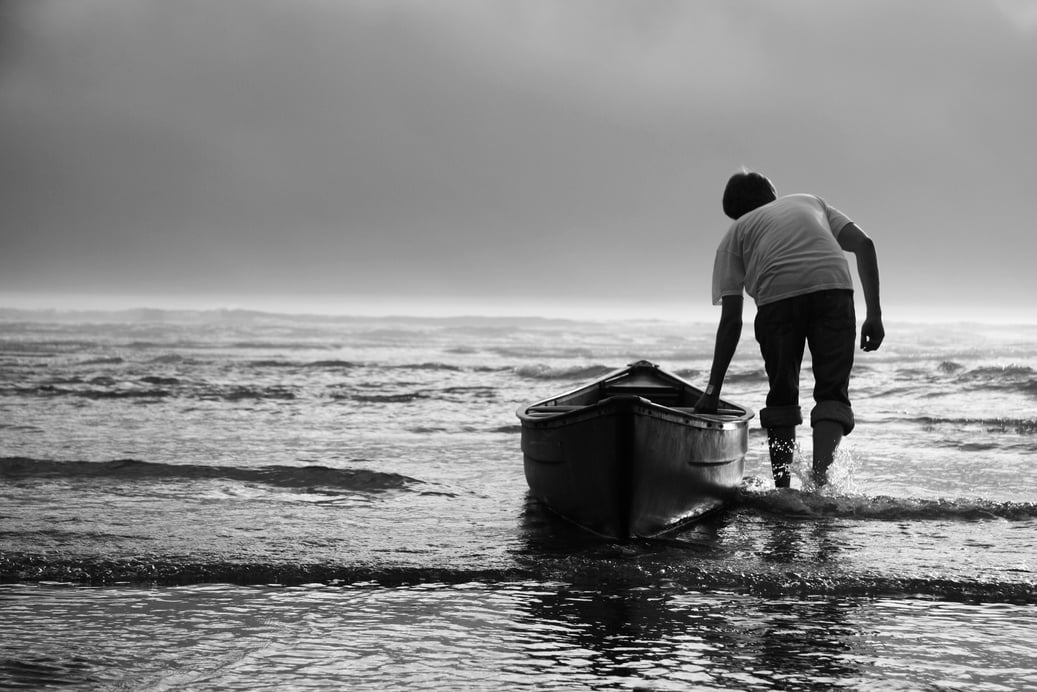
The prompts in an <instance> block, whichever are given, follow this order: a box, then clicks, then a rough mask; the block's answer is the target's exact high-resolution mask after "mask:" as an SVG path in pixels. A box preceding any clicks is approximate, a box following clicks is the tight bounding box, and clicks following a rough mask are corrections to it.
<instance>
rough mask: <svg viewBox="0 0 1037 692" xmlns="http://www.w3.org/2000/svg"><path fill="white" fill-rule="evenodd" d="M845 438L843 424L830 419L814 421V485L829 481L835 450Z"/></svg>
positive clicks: (819, 485) (818, 485) (821, 484)
mask: <svg viewBox="0 0 1037 692" xmlns="http://www.w3.org/2000/svg"><path fill="white" fill-rule="evenodd" d="M842 440H843V425H842V423H837V422H835V421H830V420H819V421H817V422H816V423H814V485H816V486H817V487H819V488H820V487H821V486H823V485H826V484H827V483H828V467H829V466H831V465H832V459H833V458H834V457H835V450H836V448H837V447H838V446H839V443H840V442H842Z"/></svg>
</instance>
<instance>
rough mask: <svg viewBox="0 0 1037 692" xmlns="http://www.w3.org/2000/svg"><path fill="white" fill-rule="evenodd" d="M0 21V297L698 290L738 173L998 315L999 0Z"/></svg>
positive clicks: (1019, 26)
mask: <svg viewBox="0 0 1037 692" xmlns="http://www.w3.org/2000/svg"><path fill="white" fill-rule="evenodd" d="M0 17H2V18H3V19H2V23H0V37H15V40H13V41H11V42H6V41H5V42H0V45H6V46H8V47H7V48H5V50H4V52H3V53H0V61H2V62H0V128H2V132H4V133H5V144H4V155H3V157H0V206H2V208H3V209H4V210H5V217H6V220H5V222H4V226H3V229H2V230H0V246H2V250H3V252H2V253H0V293H2V292H15V291H23V292H25V291H28V292H32V291H43V292H54V291H57V292H61V291H71V290H85V291H99V292H105V293H118V292H128V293H135V292H137V293H139V292H141V291H143V290H147V291H151V292H155V293H183V292H196V293H212V294H248V293H255V294H257V295H276V294H286V293H288V294H290V293H300V294H302V293H307V294H309V293H319V294H327V295H332V296H334V295H349V294H351V293H378V292H379V291H384V292H387V293H392V294H399V295H406V294H418V295H423V296H430V295H431V296H434V295H437V294H442V295H444V296H467V295H471V296H491V297H492V296H500V297H514V298H527V297H528V298H537V297H541V298H543V297H554V296H556V295H557V291H558V286H559V285H564V286H566V291H567V294H569V295H572V296H574V297H580V296H605V297H608V296H624V295H627V294H629V292H630V290H631V289H630V288H629V286H628V285H627V280H626V279H624V278H623V277H627V276H631V277H636V276H645V275H647V276H650V277H651V280H650V281H648V282H646V281H644V280H643V279H642V280H638V281H637V282H635V283H637V284H638V285H639V286H643V285H644V284H646V283H648V284H650V285H651V286H652V287H653V288H654V290H658V291H663V292H670V293H679V294H681V295H682V296H686V299H687V300H688V301H691V302H694V301H699V302H701V303H703V304H704V303H707V302H708V290H707V284H708V272H709V268H710V265H711V256H712V250H713V247H714V245H715V242H716V239H717V238H718V236H719V234H720V233H721V232H722V231H723V229H724V228H725V226H726V221H725V220H724V218H723V216H722V214H721V213H720V208H719V203H718V197H719V191H720V189H721V188H722V186H723V182H724V179H725V177H726V175H727V174H728V173H729V172H731V171H732V170H733V169H735V168H736V167H737V166H739V165H742V164H745V165H749V166H757V167H760V168H761V169H762V170H764V171H765V172H767V173H768V174H770V175H772V177H774V179H775V181H776V183H777V184H778V186H779V188H780V191H786V192H792V191H804V190H809V191H815V192H818V193H819V194H822V195H823V196H825V197H826V198H827V199H829V201H831V202H832V203H834V204H836V205H837V206H839V207H840V208H843V209H844V211H846V212H847V213H849V214H850V215H851V216H853V217H854V218H856V219H857V220H858V221H860V223H861V225H862V226H864V227H865V228H866V229H868V230H869V232H871V233H872V234H873V235H874V236H875V237H876V239H877V241H878V243H879V247H880V251H881V252H882V253H883V254H882V257H881V259H882V262H883V270H884V285H885V287H886V291H887V296H889V300H890V301H894V302H895V301H896V299H898V298H899V299H901V300H903V301H904V302H905V303H908V302H927V301H931V302H935V301H940V300H950V301H954V300H958V301H960V300H965V299H969V300H973V299H976V298H977V296H976V295H975V291H974V289H973V288H970V287H968V286H965V285H962V282H961V281H960V280H959V278H960V276H961V275H962V272H965V271H968V272H970V273H971V274H970V275H976V276H978V277H979V279H978V281H979V282H980V283H982V285H984V286H987V287H989V288H988V290H992V291H994V292H996V293H997V294H998V295H1000V296H1009V297H1010V296H1013V295H1016V296H1020V298H1019V301H1018V303H1019V305H1020V306H1023V305H1025V302H1024V298H1023V296H1027V297H1028V296H1029V295H1032V294H1033V292H1034V289H1035V288H1037V283H1035V280H1034V279H1032V278H1030V277H1031V272H1029V270H1028V256H1029V254H1032V250H1033V241H1032V240H1031V238H1030V235H1031V234H1030V232H1029V218H1028V217H1029V209H1028V206H1029V204H1028V202H1029V200H1028V195H1029V194H1030V193H1029V190H1030V187H1032V175H1031V174H1030V173H1029V170H1028V169H1029V166H1030V163H1029V161H1030V160H1032V159H1033V156H1034V154H1035V153H1037V152H1035V147H1037V145H1035V142H1037V126H1035V125H1034V124H1033V123H1034V122H1035V121H1037V118H1034V111H1035V105H1037V104H1035V100H1037V96H1035V94H1034V93H1033V90H1031V89H1028V88H1024V87H1023V86H1022V85H1024V84H1028V83H1029V81H1028V80H1030V79H1031V78H1032V74H1033V71H1034V68H1035V67H1037V55H1035V51H1037V48H1035V43H1034V40H1033V38H1034V34H1033V30H1034V23H1033V19H1032V15H1031V14H1030V13H1029V11H1028V10H1027V6H1025V5H1022V4H1018V3H1011V2H1002V3H993V4H981V3H971V2H953V3H948V2H946V1H945V0H939V1H937V0H928V1H926V2H915V3H901V2H892V1H882V2H869V3H830V2H822V1H821V0H796V1H794V2H787V3H780V4H777V3H769V2H746V3H727V2H716V3H684V2H672V1H653V2H646V3H641V2H638V3H634V2H620V1H618V0H616V1H602V0H593V1H589V0H585V1H573V2H564V3H562V2H527V1H523V2H517V1H508V2H504V1H491V2H486V1H484V0H478V1H477V0H446V1H445V2H437V3H424V2H414V1H411V2H408V1H403V0H386V1H382V2H360V1H357V2H344V3H343V2H322V1H319V0H305V1H303V2H291V3H288V2H273V1H272V0H250V1H249V2H243V1H237V2H235V1H229V2H221V3H209V2H198V1H192V2H178V3H162V2H160V1H158V0H155V1H146V2H140V1H136V0H135V1H133V2H131V1H129V0H82V1H80V2H74V3H71V2H60V1H58V0H32V2H20V3H12V2H10V0H8V2H6V3H5V4H4V5H3V13H2V15H0ZM1005 248H1008V249H1009V251H1006V250H1005ZM639 290H644V289H639Z"/></svg>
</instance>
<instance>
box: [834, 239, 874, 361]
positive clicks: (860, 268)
mask: <svg viewBox="0 0 1037 692" xmlns="http://www.w3.org/2000/svg"><path fill="white" fill-rule="evenodd" d="M837 240H838V241H839V246H840V247H842V249H843V250H845V251H846V252H852V253H853V254H854V255H855V256H856V257H857V273H858V274H859V275H860V277H861V287H862V288H863V289H864V304H865V305H866V306H867V310H868V314H867V317H866V318H865V320H864V324H863V325H861V348H862V349H864V350H865V351H874V350H876V349H877V348H878V347H879V346H881V345H882V340H883V339H884V338H885V336H886V330H885V328H884V327H883V326H882V305H881V303H880V300H879V261H878V255H877V254H876V253H875V241H873V240H872V239H871V238H869V237H868V235H867V234H866V233H865V232H864V231H862V230H861V229H860V227H859V226H858V225H857V224H855V223H853V222H851V223H848V224H846V225H845V226H843V228H842V230H841V231H839V235H838V236H837Z"/></svg>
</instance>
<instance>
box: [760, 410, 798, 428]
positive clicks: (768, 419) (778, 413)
mask: <svg viewBox="0 0 1037 692" xmlns="http://www.w3.org/2000/svg"><path fill="white" fill-rule="evenodd" d="M802 422H803V412H802V410H801V409H800V408H799V406H796V405H795V404H793V405H790V406H767V407H765V408H763V409H762V410H761V411H760V426H761V427H764V428H781V427H786V426H789V425H791V426H796V425H799V424H800V423H802Z"/></svg>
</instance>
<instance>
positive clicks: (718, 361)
mask: <svg viewBox="0 0 1037 692" xmlns="http://www.w3.org/2000/svg"><path fill="white" fill-rule="evenodd" d="M742 302H743V299H742V296H740V295H739V296H730V295H729V296H724V298H723V302H722V303H721V309H720V311H721V314H720V324H719V325H718V326H717V337H716V342H715V344H714V346H713V366H712V368H710V371H709V383H708V384H707V386H706V391H705V392H704V393H703V394H702V396H701V397H699V400H698V402H696V404H695V411H696V412H698V413H715V412H716V410H717V405H718V403H719V401H720V388H721V387H723V385H724V377H725V376H726V375H727V368H728V366H729V365H730V364H731V359H732V358H733V357H734V355H735V349H737V348H738V340H739V339H740V338H741V336H742Z"/></svg>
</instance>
